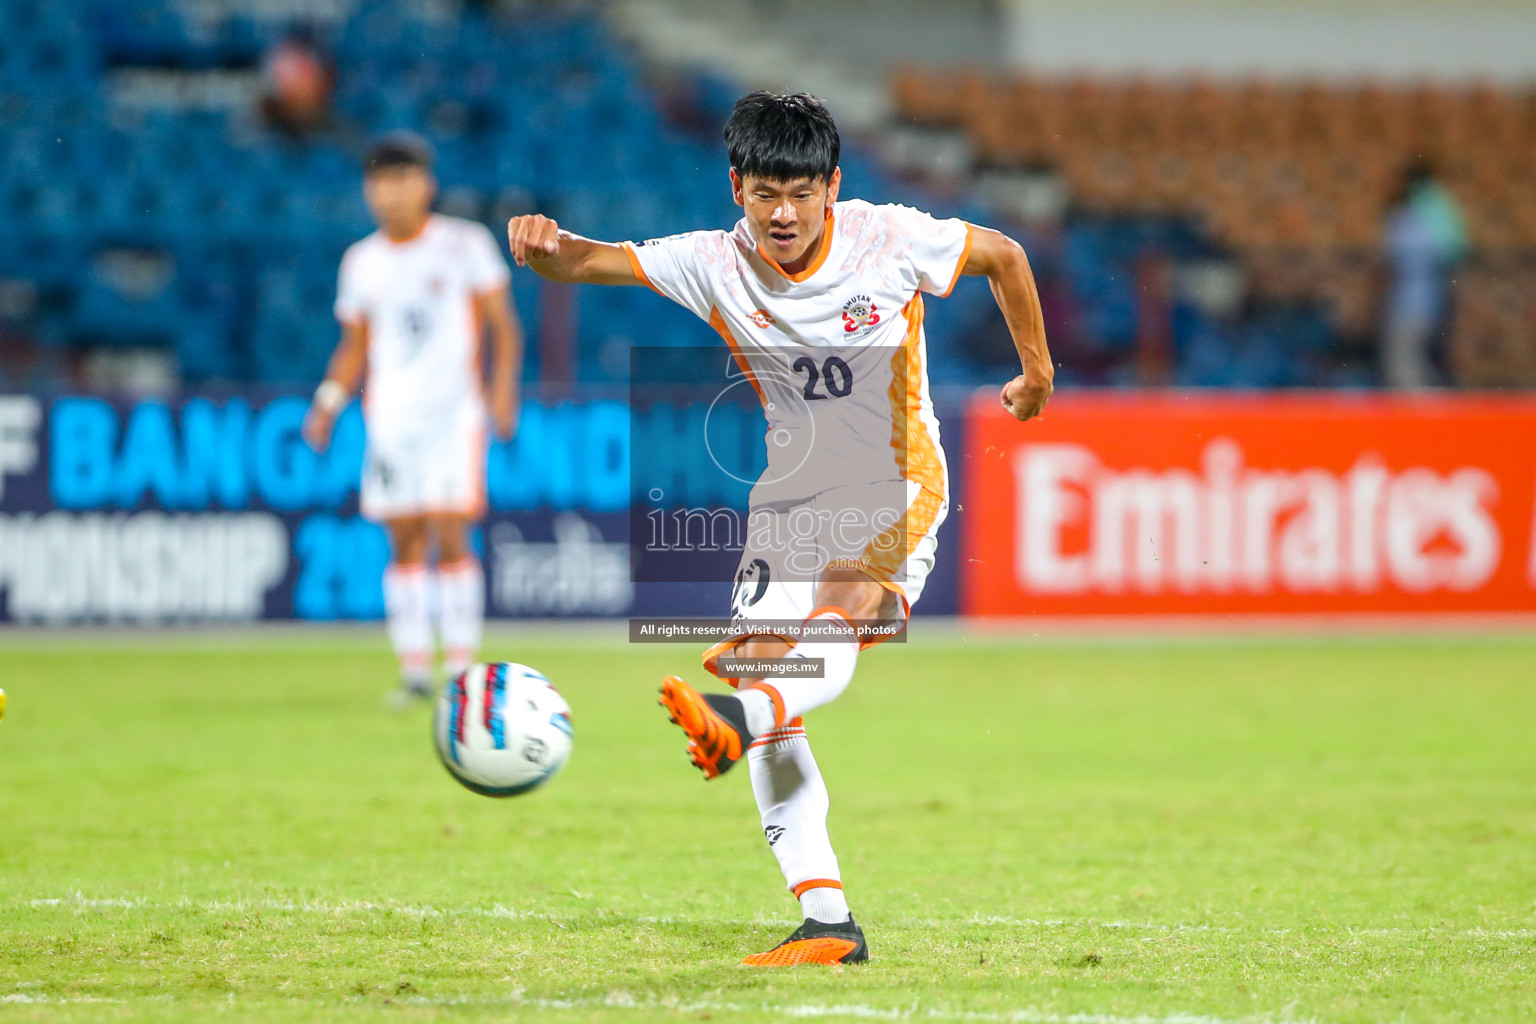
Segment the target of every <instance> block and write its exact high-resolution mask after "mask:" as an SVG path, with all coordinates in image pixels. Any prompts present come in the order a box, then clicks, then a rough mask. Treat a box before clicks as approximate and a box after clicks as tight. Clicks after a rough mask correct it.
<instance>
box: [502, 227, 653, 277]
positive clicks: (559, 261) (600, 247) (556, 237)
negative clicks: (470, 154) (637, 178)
mask: <svg viewBox="0 0 1536 1024" xmlns="http://www.w3.org/2000/svg"><path fill="white" fill-rule="evenodd" d="M507 245H508V247H509V248H510V249H511V250H512V262H514V263H516V264H517V265H518V266H520V267H528V268H530V269H531V270H532V271H533V272H534V273H535V274H538V275H539V276H540V277H543V278H548V279H549V280H551V281H561V282H564V283H566V284H636V285H637V284H644V283H645V282H643V281H641V280H640V278H639V277H637V276H636V275H635V271H634V268H633V267H632V266H631V265H630V262H629V256H628V254H626V253H625V252H624V249H623V247H622V246H619V245H616V244H614V243H613V242H599V241H596V240H594V239H591V238H583V237H581V236H580V235H578V234H574V233H572V232H570V231H562V230H561V229H560V225H559V224H556V223H555V222H554V221H553V220H551V219H549V218H548V217H545V216H544V215H543V214H538V213H531V214H527V215H525V216H522V217H513V218H512V219H511V220H509V221H507Z"/></svg>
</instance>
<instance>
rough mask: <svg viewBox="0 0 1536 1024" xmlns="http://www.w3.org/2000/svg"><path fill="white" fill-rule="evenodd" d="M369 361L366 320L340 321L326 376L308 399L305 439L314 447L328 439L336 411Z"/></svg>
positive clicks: (354, 390)
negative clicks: (339, 333) (313, 394)
mask: <svg viewBox="0 0 1536 1024" xmlns="http://www.w3.org/2000/svg"><path fill="white" fill-rule="evenodd" d="M367 362H368V321H366V320H356V321H353V322H351V323H344V324H342V325H341V341H340V342H339V343H338V344H337V345H336V351H335V352H333V353H331V362H330V365H329V366H327V367H326V370H325V380H323V381H321V382H320V386H319V387H318V388H316V389H315V397H314V400H313V401H311V402H310V403H309V414H308V415H306V416H305V417H304V427H303V433H304V440H306V441H308V442H309V444H310V447H312V448H314V449H315V450H316V451H324V450H325V448H326V446H327V445H329V444H330V443H331V428H332V427H334V426H335V425H336V415H337V413H339V412H341V410H342V408H343V407H344V406H346V404H347V400H348V399H350V398H351V397H352V395H353V393H354V392H356V391H357V385H358V382H359V381H361V380H362V377H363V368H364V366H365V365H366V364H367Z"/></svg>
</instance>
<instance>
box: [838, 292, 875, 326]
mask: <svg viewBox="0 0 1536 1024" xmlns="http://www.w3.org/2000/svg"><path fill="white" fill-rule="evenodd" d="M879 322H880V313H879V312H878V307H876V305H875V304H874V302H873V301H872V300H871V299H870V297H869V296H868V295H855V296H854V297H853V298H851V299H849V300H848V301H847V302H845V303H843V331H844V332H845V333H847V334H850V335H858V334H864V333H866V332H868V331H869V330H870V329H872V328H873V327H874V326H875V325H876V324H878V323H879Z"/></svg>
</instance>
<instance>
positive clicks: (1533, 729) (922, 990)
mask: <svg viewBox="0 0 1536 1024" xmlns="http://www.w3.org/2000/svg"><path fill="white" fill-rule="evenodd" d="M617 631H618V628H617V627H615V628H614V632H617ZM486 653H487V655H488V656H490V657H499V658H506V659H511V660H518V661H526V662H528V663H530V664H533V665H535V666H537V667H538V668H540V669H541V670H543V671H545V672H546V673H547V674H548V675H549V676H550V677H551V678H552V679H554V680H555V681H556V684H557V685H558V686H559V687H560V688H561V690H562V691H563V692H564V693H565V694H566V696H567V697H568V698H569V700H570V702H571V705H572V707H573V709H574V718H575V725H576V748H575V754H574V756H573V758H572V761H571V763H570V764H569V765H568V766H567V767H566V769H565V771H564V772H563V773H562V774H561V775H560V776H559V777H557V778H556V779H555V780H554V781H553V782H552V783H551V784H550V785H549V786H547V787H546V788H545V789H543V790H542V791H539V792H537V793H535V794H533V795H531V796H527V797H522V798H518V799H515V800H492V799H486V798H482V797H477V796H474V795H472V794H470V793H468V792H466V791H464V790H462V789H460V788H459V787H458V786H457V785H455V784H454V783H453V782H452V781H451V780H450V779H449V777H448V776H447V774H446V773H444V772H443V770H442V769H441V768H440V767H439V766H438V765H437V763H436V760H435V758H434V756H433V754H432V751H431V746H430V741H429V738H428V729H427V722H428V717H429V716H428V714H427V713H426V712H425V711H424V710H423V711H420V712H419V713H415V714H408V715H403V716H400V715H393V714H389V713H387V712H386V711H384V709H383V703H382V693H383V691H384V689H385V688H386V687H387V686H389V685H390V684H391V682H392V679H391V675H392V673H391V659H390V657H389V655H388V653H387V650H386V648H385V645H384V642H383V637H382V631H380V632H379V633H378V634H373V633H355V634H348V633H320V634H316V635H307V634H296V633H288V632H279V633H271V634H268V633H251V634H244V635H236V636H232V637H203V638H196V637H194V638H190V639H189V638H186V637H184V636H183V637H180V638H178V637H169V636H168V637H157V636H155V635H154V634H152V633H151V634H144V635H141V636H129V637H126V638H121V639H112V638H110V637H95V638H84V639H75V638H71V637H69V636H63V637H46V636H43V637H39V636H29V635H26V634H21V635H12V636H8V637H0V686H3V687H4V688H5V690H6V691H7V692H8V694H9V697H10V712H9V714H8V716H7V718H6V720H5V724H4V727H3V728H0V1020H4V1021H10V1020H17V1021H46V1022H49V1024H53V1022H74V1021H92V1022H94V1021H115V1020H143V1021H181V1020H231V1021H234V1020H240V1021H298V1022H305V1021H391V1020H401V1021H437V1020H444V1021H482V1020H484V1021H489V1020H540V1021H551V1022H555V1024H560V1022H566V1021H571V1022H574V1021H602V1022H609V1021H612V1022H639V1021H650V1020H662V1021H708V1020H716V1021H780V1020H787V1019H799V1018H825V1019H831V1020H842V1019H850V1020H868V1019H875V1020H909V1019H910V1020H918V1021H923V1020H933V1021H1018V1022H1063V1024H1214V1022H1218V1021H1266V1022H1281V1021H1319V1022H1340V1024H1343V1022H1389V1021H1390V1022H1397V1021H1407V1022H1418V1021H1512V1022H1514V1021H1531V1020H1536V978H1533V974H1536V643H1533V642H1532V640H1531V639H1530V638H1529V637H1518V636H1504V637H1482V638H1477V637H1462V638H1455V639H1446V638H1439V639H1436V638H1433V637H1421V638H1417V639H1399V640H1383V639H1379V638H1378V639H1355V640H1349V639H1333V640H1315V641H1300V640H1298V641H1292V642H1285V641H1280V640H1271V641H1259V642H1216V643H1209V644H1196V643H1164V644H1157V643H1151V642H1147V643H1122V644H1118V645H1117V644H1093V643H1089V642H1081V643H1060V644H1054V645H1052V644H1048V643H1038V642H1036V643H1009V642H1002V641H999V640H997V639H992V640H986V641H983V640H980V639H978V638H975V637H973V638H971V639H969V640H965V639H963V638H962V637H961V636H960V635H958V634H954V633H941V632H940V631H937V630H934V629H928V631H927V632H926V633H925V632H924V628H918V629H917V630H916V637H915V638H914V641H913V642H912V643H910V644H908V645H905V646H896V645H889V646H887V647H885V648H881V649H876V650H874V651H871V652H869V653H867V654H866V656H865V657H864V659H863V660H862V662H861V664H860V669H859V674H858V676H857V677H856V679H855V680H854V683H853V686H852V688H851V689H850V690H849V692H848V693H847V694H846V695H845V696H844V698H843V699H842V700H840V701H838V702H837V704H835V705H834V706H832V707H830V708H827V709H825V710H823V711H821V712H818V713H816V714H815V715H813V716H812V717H811V719H810V723H809V725H810V734H811V738H812V741H813V743H814V744H815V749H816V751H817V755H818V757H819V758H820V760H821V763H822V767H823V770H824V772H825V773H826V775H827V778H828V782H829V785H830V787H831V790H832V796H833V808H832V833H833V839H834V841H835V842H836V843H837V845H838V849H839V853H840V855H841V858H842V865H843V874H844V878H845V880H846V882H847V885H848V893H849V897H850V900H851V902H852V905H853V907H854V910H855V913H856V914H857V915H858V916H859V919H860V920H861V922H863V923H864V925H865V928H866V931H867V932H868V935H869V940H870V947H871V951H872V954H873V957H874V959H873V960H872V961H871V962H870V963H869V964H867V965H863V966H859V967H850V968H831V969H826V968H800V969H795V970H791V971H778V972H761V971H752V970H749V969H746V968H740V967H738V966H736V961H737V959H738V958H739V957H740V956H741V955H743V954H745V953H748V952H753V951H756V950H759V949H763V948H766V947H767V946H770V945H772V944H773V943H775V942H776V941H778V939H779V938H781V937H782V936H783V935H784V934H785V933H787V931H788V930H789V929H790V928H791V927H792V926H793V925H794V924H795V923H796V922H797V920H798V914H797V913H796V909H797V908H796V906H795V904H794V903H793V901H792V899H791V898H790V897H789V895H788V894H787V893H786V892H784V891H783V888H782V884H781V879H780V876H779V874H778V870H777V867H776V865H775V864H774V862H773V859H772V857H771V855H770V853H769V851H768V849H767V847H766V845H765V844H764V843H763V841H762V839H761V837H760V835H759V833H758V827H757V819H756V812H755V809H754V807H753V804H752V798H751V795H750V792H749V789H748V786H747V780H746V778H745V772H740V773H732V774H731V775H729V776H727V777H725V778H724V779H722V780H719V781H717V782H713V783H709V784H706V783H704V782H703V781H701V779H700V778H699V776H698V773H697V772H696V771H695V770H694V769H692V768H691V767H689V765H688V764H687V761H686V757H685V755H684V753H683V741H682V739H681V736H680V734H678V733H677V732H676V730H675V729H674V727H672V726H671V725H670V724H669V723H667V721H666V720H665V716H664V715H663V714H662V712H661V710H660V709H659V708H657V707H656V705H655V688H656V685H657V683H658V682H659V680H660V677H661V676H662V675H663V674H665V673H666V672H669V671H677V670H679V669H682V670H683V671H684V672H685V674H686V675H687V676H688V677H689V678H690V679H692V680H694V681H698V680H699V679H700V676H701V673H700V672H699V670H698V669H697V668H696V667H694V666H696V665H697V654H696V652H695V650H694V649H693V648H692V647H687V646H638V647H630V646H625V645H623V644H622V643H619V642H617V641H609V640H604V639H600V638H597V637H594V636H591V635H588V634H571V633H558V632H557V633H554V634H545V635H544V636H543V638H542V639H541V638H540V634H538V633H537V632H536V631H528V630H524V631H522V632H519V633H516V634H502V635H500V636H498V637H495V638H493V641H492V642H491V643H490V644H489V645H488V650H487V652H486Z"/></svg>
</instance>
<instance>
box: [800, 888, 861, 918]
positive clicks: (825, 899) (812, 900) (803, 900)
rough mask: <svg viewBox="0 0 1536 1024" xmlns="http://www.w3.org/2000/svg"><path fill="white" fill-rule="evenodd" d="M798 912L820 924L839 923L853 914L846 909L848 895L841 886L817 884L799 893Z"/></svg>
mask: <svg viewBox="0 0 1536 1024" xmlns="http://www.w3.org/2000/svg"><path fill="white" fill-rule="evenodd" d="M800 912H801V913H802V914H804V915H805V916H806V917H808V918H810V919H811V920H812V921H820V922H821V923H822V924H841V923H842V922H844V921H846V920H848V918H850V917H852V916H853V915H852V914H851V913H850V912H849V910H848V897H846V896H844V895H843V890H842V889H841V888H838V889H834V888H832V887H831V886H830V885H818V886H816V887H815V888H814V889H807V890H805V892H803V893H801V894H800Z"/></svg>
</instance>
